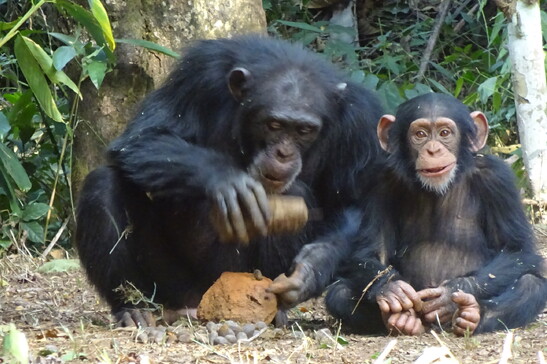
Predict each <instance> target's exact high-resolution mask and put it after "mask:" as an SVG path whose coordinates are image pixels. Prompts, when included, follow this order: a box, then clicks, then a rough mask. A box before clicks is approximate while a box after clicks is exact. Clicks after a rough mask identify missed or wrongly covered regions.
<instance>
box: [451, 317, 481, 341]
mask: <svg viewBox="0 0 547 364" xmlns="http://www.w3.org/2000/svg"><path fill="white" fill-rule="evenodd" d="M475 319H476V317H474V318H473V319H471V320H467V319H465V318H463V317H457V318H456V319H455V320H454V324H453V326H452V329H453V331H454V334H456V335H458V336H464V335H466V334H472V333H473V332H474V331H475V330H476V329H477V326H478V321H475ZM479 319H480V318H479Z"/></svg>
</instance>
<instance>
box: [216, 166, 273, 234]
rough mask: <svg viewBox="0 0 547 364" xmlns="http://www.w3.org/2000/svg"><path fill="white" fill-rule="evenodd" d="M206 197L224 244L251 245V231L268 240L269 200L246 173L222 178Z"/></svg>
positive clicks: (218, 179)
mask: <svg viewBox="0 0 547 364" xmlns="http://www.w3.org/2000/svg"><path fill="white" fill-rule="evenodd" d="M207 193H208V195H209V197H210V198H211V200H212V201H213V205H214V209H215V211H214V216H213V225H214V226H215V228H216V229H217V232H218V234H219V236H220V239H221V240H222V241H238V242H242V243H248V242H249V236H250V234H249V233H250V231H257V232H258V233H259V234H261V235H262V236H266V234H267V233H268V222H269V219H270V208H269V204H268V198H267V197H266V192H265V191H264V188H263V187H262V185H261V184H260V183H259V182H257V181H256V180H255V179H254V178H252V177H250V176H249V175H248V174H246V173H244V172H240V173H233V174H232V175H229V176H227V177H226V176H223V178H217V179H215V180H213V181H211V182H210V183H209V186H207ZM248 224H252V225H251V226H249V225H248Z"/></svg>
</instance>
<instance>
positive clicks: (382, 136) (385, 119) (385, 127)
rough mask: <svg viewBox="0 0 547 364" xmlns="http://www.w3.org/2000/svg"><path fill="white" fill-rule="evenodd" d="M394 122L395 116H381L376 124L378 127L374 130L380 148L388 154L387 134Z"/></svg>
mask: <svg viewBox="0 0 547 364" xmlns="http://www.w3.org/2000/svg"><path fill="white" fill-rule="evenodd" d="M394 122H395V116H393V115H389V114H386V115H383V116H382V117H381V118H380V121H379V122H378V127H377V128H376V133H377V134H378V140H379V141H380V146H381V147H382V149H383V150H385V151H386V152H389V140H388V133H389V129H390V128H391V126H392V125H393V123H394Z"/></svg>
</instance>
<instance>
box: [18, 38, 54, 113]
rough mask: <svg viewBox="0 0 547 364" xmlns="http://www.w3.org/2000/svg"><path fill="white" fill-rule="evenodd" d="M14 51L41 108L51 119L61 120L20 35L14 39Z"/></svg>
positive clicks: (48, 90) (41, 75)
mask: <svg viewBox="0 0 547 364" xmlns="http://www.w3.org/2000/svg"><path fill="white" fill-rule="evenodd" d="M14 51H15V57H16V58H17V63H18V64H19V67H20V68H21V71H22V72H23V75H24V76H25V78H26V80H27V82H28V85H29V86H30V89H31V90H32V92H33V93H34V96H35V97H36V99H37V100H38V103H39V104H40V107H41V108H42V110H44V112H45V113H46V114H47V115H48V116H49V117H50V118H52V119H53V120H56V121H59V122H62V121H63V117H62V116H61V113H60V112H59V110H58V109H57V106H56V105H55V101H54V100H53V96H52V95H51V90H50V89H49V85H48V83H47V81H46V78H45V77H44V74H43V73H42V70H41V68H40V66H39V65H38V63H37V62H36V59H35V58H34V56H33V55H32V53H31V51H30V50H29V49H28V47H27V43H26V42H25V41H24V39H23V37H22V36H21V35H18V36H17V38H16V39H15V46H14Z"/></svg>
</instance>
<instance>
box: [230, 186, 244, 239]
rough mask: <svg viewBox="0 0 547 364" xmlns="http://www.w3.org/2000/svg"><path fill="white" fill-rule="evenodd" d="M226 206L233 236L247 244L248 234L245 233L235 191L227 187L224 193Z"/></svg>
mask: <svg viewBox="0 0 547 364" xmlns="http://www.w3.org/2000/svg"><path fill="white" fill-rule="evenodd" d="M225 201H226V206H227V207H228V216H229V219H230V222H231V223H232V228H233V230H234V233H235V236H236V238H237V240H238V241H241V242H242V243H245V244H247V243H248V242H249V235H248V234H247V227H246V226H245V220H244V219H243V214H242V213H241V208H240V207H239V201H238V199H237V193H236V191H235V190H234V189H229V190H228V191H227V194H226V195H225Z"/></svg>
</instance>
